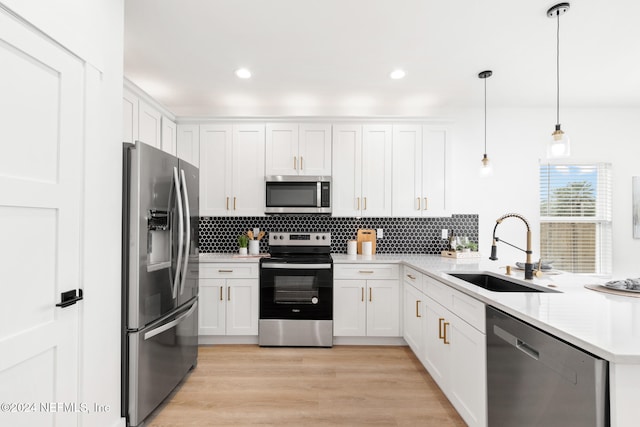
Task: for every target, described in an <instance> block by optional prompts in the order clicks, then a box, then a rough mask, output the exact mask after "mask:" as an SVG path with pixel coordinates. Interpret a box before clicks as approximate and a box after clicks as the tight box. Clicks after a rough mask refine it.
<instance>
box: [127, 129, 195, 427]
mask: <svg viewBox="0 0 640 427" xmlns="http://www.w3.org/2000/svg"><path fill="white" fill-rule="evenodd" d="M123 175H124V176H123V239H122V241H123V244H122V246H123V248H122V253H123V255H122V265H123V268H122V330H123V331H122V415H123V416H125V417H126V418H127V422H128V425H130V426H137V425H139V424H140V423H142V422H143V421H144V419H145V418H146V417H147V416H148V415H149V414H150V413H151V412H152V411H153V410H154V409H155V408H156V407H157V406H158V405H159V404H160V403H161V402H162V401H163V400H164V399H165V398H166V397H167V396H168V395H169V393H171V391H172V390H173V389H174V388H175V387H176V385H178V384H179V383H180V381H182V379H183V378H184V377H185V375H186V374H187V373H188V372H189V370H190V369H191V368H193V367H195V366H196V363H197V357H198V220H199V214H198V205H199V203H198V193H199V191H198V189H199V181H198V180H199V177H198V169H197V168H196V167H195V166H193V165H191V164H189V163H187V162H185V161H183V160H180V159H178V158H176V157H175V156H172V155H170V154H167V153H165V152H163V151H161V150H159V149H157V148H155V147H151V146H149V145H147V144H144V143H141V142H139V141H137V142H136V143H135V144H128V143H125V144H124V147H123Z"/></svg>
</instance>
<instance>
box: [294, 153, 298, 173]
mask: <svg viewBox="0 0 640 427" xmlns="http://www.w3.org/2000/svg"><path fill="white" fill-rule="evenodd" d="M293 170H298V158H297V157H296V156H293Z"/></svg>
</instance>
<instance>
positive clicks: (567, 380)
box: [487, 306, 609, 427]
mask: <svg viewBox="0 0 640 427" xmlns="http://www.w3.org/2000/svg"><path fill="white" fill-rule="evenodd" d="M608 389H609V387H608V363H607V361H605V360H602V359H599V358H597V357H595V356H593V355H591V354H589V353H586V352H584V351H582V350H580V349H578V348H576V347H574V346H572V345H571V344H568V343H566V342H564V341H562V340H560V339H558V338H556V337H554V336H552V335H549V334H548V333H546V332H544V331H541V330H540V329H537V328H535V327H533V326H531V325H529V324H527V323H525V322H523V321H521V320H519V319H516V318H514V317H512V316H510V315H508V314H506V313H504V312H502V311H499V310H497V309H495V308H493V307H490V306H487V392H488V399H487V404H488V425H489V427H503V426H504V427H511V426H514V427H515V426H518V427H527V426H544V427H552V426H558V427H560V426H562V427H572V426H575V427H590V426H593V427H606V426H609V394H608Z"/></svg>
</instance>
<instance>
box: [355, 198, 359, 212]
mask: <svg viewBox="0 0 640 427" xmlns="http://www.w3.org/2000/svg"><path fill="white" fill-rule="evenodd" d="M357 199H358V207H357V208H356V210H357V211H359V210H360V197H357Z"/></svg>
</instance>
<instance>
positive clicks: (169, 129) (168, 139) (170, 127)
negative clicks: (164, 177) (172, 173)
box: [162, 116, 177, 156]
mask: <svg viewBox="0 0 640 427" xmlns="http://www.w3.org/2000/svg"><path fill="white" fill-rule="evenodd" d="M176 140H177V135H176V124H175V123H174V122H172V121H171V120H170V119H169V118H167V117H165V116H162V151H165V152H167V153H169V154H173V155H174V156H175V155H176V149H177V147H176V145H177V143H176Z"/></svg>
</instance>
